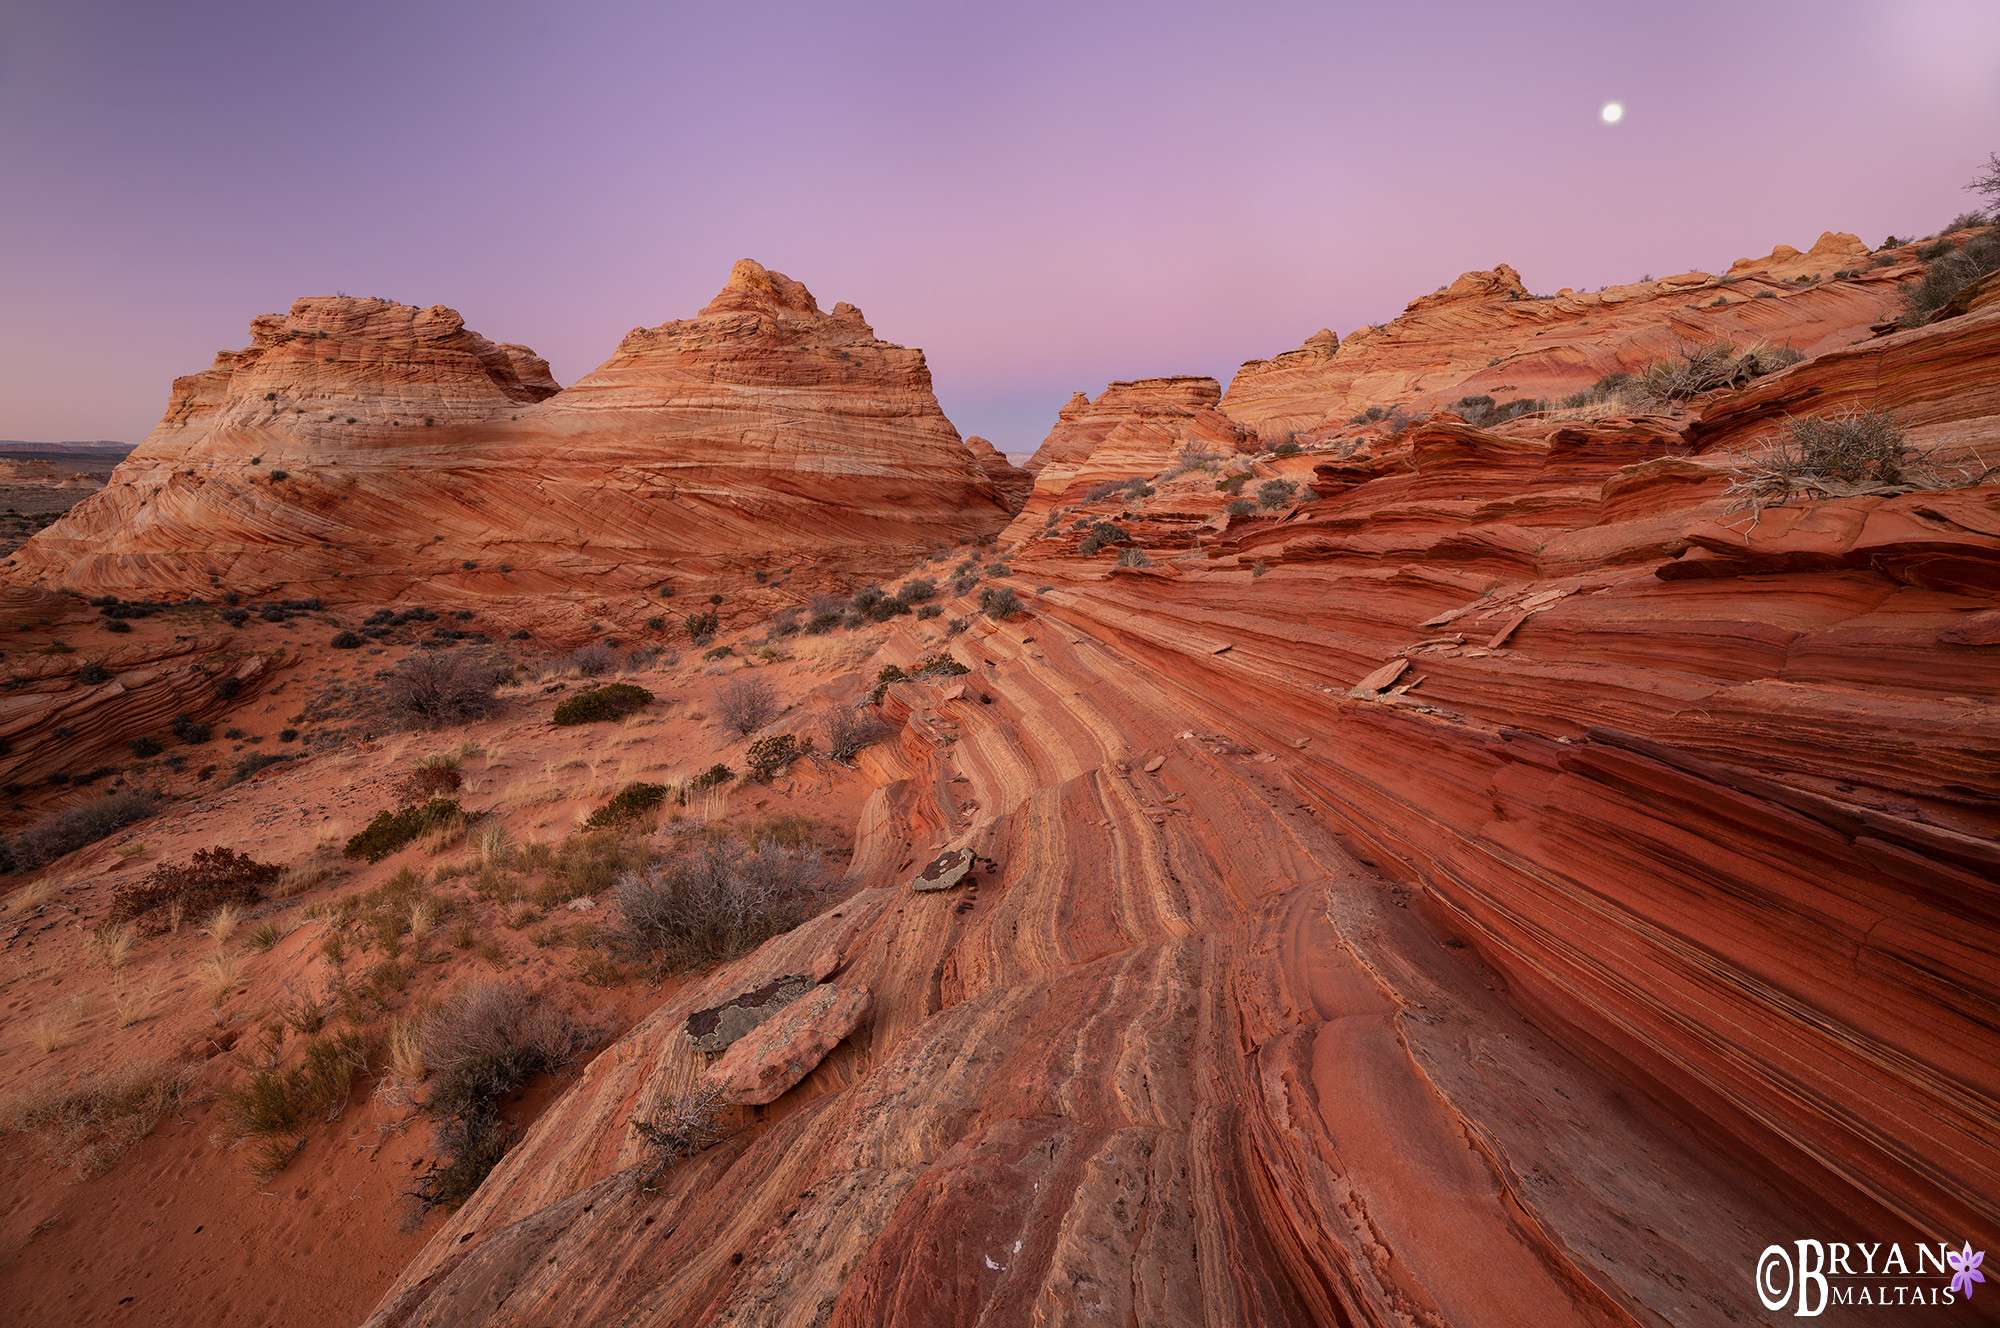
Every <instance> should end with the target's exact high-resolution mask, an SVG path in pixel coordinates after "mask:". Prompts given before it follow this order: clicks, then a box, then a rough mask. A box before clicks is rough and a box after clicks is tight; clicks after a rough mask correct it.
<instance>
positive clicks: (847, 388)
mask: <svg viewBox="0 0 2000 1328" xmlns="http://www.w3.org/2000/svg"><path fill="white" fill-rule="evenodd" d="M251 330H252V334H253V337H254V342H253V344H252V345H251V346H250V347H249V348H248V349H246V350H243V351H238V352H224V353H222V354H221V355H218V356H217V357H216V363H215V364H214V365H213V366H212V367H211V368H209V369H208V370H207V371H205V372H203V373H201V374H197V375H194V376H192V377H189V378H183V379H180V380H178V381H177V382H176V384H175V389H174V396H173V400H172V402H171V403H170V405H169V408H168V411H167V415H166V418H164V419H163V420H162V421H161V422H160V424H159V426H158V427H156V428H155V429H154V430H153V432H152V434H151V435H150V436H149V437H148V438H147V440H146V442H145V443H144V444H142V445H141V446H140V447H139V448H138V449H137V450H136V451H134V452H133V454H132V455H131V456H130V457H129V458H127V460H126V461H125V462H124V463H123V464H121V465H120V466H119V468H118V470H117V472H116V473H115V474H114V475H113V477H112V481H111V484H110V485H109V486H108V488H107V489H106V490H105V492H103V493H101V494H98V495H95V496H93V497H92V498H90V499H87V500H86V501H84V502H83V503H80V504H78V506H77V507H76V508H75V509H74V510H73V511H72V512H71V514H70V515H69V516H68V517H67V518H66V519H65V520H63V521H61V522H59V523H57V524H56V525H54V526H52V527H50V528H49V529H48V530H47V531H45V532H43V533H42V534H41V535H40V536H38V537H37V538H36V539H34V540H32V541H30V543H29V544H28V545H26V546H24V547H23V548H22V549H21V550H20V551H19V552H18V553H17V554H16V555H15V559H14V561H13V563H12V578H11V579H13V580H14V581H16V582H17V583H23V582H25V583H33V584H58V585H74V586H87V587H89V588H91V589H92V590H94V591H103V590H110V591H114V592H126V591H140V592H147V593H159V592H184V593H200V592H205V591H207V590H209V589H210V588H211V587H215V586H219V587H226V588H230V589H236V590H241V591H245V592H249V593H267V592H271V591H276V590H279V589H284V590H286V591H289V592H291V593H297V594H312V595H317V596H319V597H321V598H322V599H325V600H328V601H329V602H333V601H351V600H357V599H362V600H366V599H374V600H386V599H393V598H395V597H396V596H397V595H398V594H400V593H402V592H403V591H404V590H405V589H407V588H408V587H411V586H415V585H419V584H421V585H422V586H424V588H425V591H426V593H427V594H432V595H439V594H442V595H445V596H450V595H473V596H488V597H491V596H522V595H538V594H549V593H557V592H561V591H565V590H575V589H577V588H579V587H585V586H587V587H589V588H590V589H591V590H593V591H595V592H597V593H599V594H611V595H617V594H628V595H634V596H636V595H639V594H642V593H644V592H646V591H648V590H650V589H651V588H653V587H656V586H658V585H660V584H661V583H663V582H668V581H671V580H673V579H674V578H676V577H682V578H686V577H690V576H692V577H696V578H699V577H702V576H709V575H715V574H718V573H723V572H727V571H728V570H730V569H732V568H737V569H747V567H748V566H749V565H752V564H756V563H761V562H764V561H767V560H769V559H770V558H771V557H773V556H778V557H782V558H785V559H788V560H792V561H794V562H803V563H811V562H812V561H814V560H815V559H817V558H820V557H824V556H829V555H833V554H838V555H840V556H842V557H843V558H846V559H848V560H849V561H852V560H854V559H859V560H861V561H862V562H864V563H865V562H868V561H869V560H875V561H878V562H885V563H886V564H888V565H894V563H895V561H896V560H897V559H899V558H900V557H901V556H902V551H906V550H909V549H913V548H917V547H923V546H925V545H928V544H929V543H931V542H934V541H935V540H938V539H942V538H946V537H954V536H965V535H978V534H984V533H986V532H988V531H990V530H992V529H994V528H995V526H996V525H997V524H998V523H999V522H1001V521H1003V520H1004V519H1005V516H1006V509H1005V508H1004V507H1003V505H1002V503H1001V501H1000V498H999V496H998V494H997V492H996V490H995V487H994V484H993V482H992V481H991V480H990V479H988V478H987V476H986V474H985V473H984V471H983V470H982V469H981V467H980V465H979V464H978V462H977V461H976V460H975V459H974V457H973V455H972V454H971V453H970V452H969V451H968V450H967V449H966V447H965V445H964V443H963V442H962V441H961V440H960V438H959V436H958V433H957V431H956V430H955V429H954V428H953V427H952V425H951V422H950V421H949V420H947V419H946V418H945V416H944V413H943V411H942V410H940V409H939V407H938V404H937V398H936V396H935V395H934V394H933V392H932V390H931V381H930V372H929V370H928V368H927V367H926V366H925V363H924V357H923V353H922V352H921V351H916V350H909V349H906V348H904V347H902V346H897V345H894V344H892V343H889V342H885V341H881V340H879V339H877V338H876V336H875V334H874V331H873V329H871V328H870V327H869V326H868V323H867V322H866V320H865V319H864V318H863V317H862V315H861V312H860V310H858V309H856V308H854V307H853V306H852V305H848V304H840V305H836V306H835V307H834V309H833V311H832V312H831V313H822V312H821V311H820V310H819V308H818V305H817V304H816V303H815V302H814V300H813V297H812V294H811V292H809V291H808V290H806V288H805V287H804V286H803V285H801V284H800V283H798V282H796V281H792V280H790V279H789V278H787V277H785V276H783V275H782V274H780V273H773V272H769V271H767V270H765V269H764V268H763V267H761V266H759V265H758V264H756V263H754V262H750V261H748V260H745V261H743V262H740V263H738V264H737V265H736V267H735V269H734V270H733V271H732V272H731V274H730V279H729V283H728V285H727V286H725V287H724V289H723V290H722V292H721V293H720V294H719V295H717V297H716V298H715V300H713V301H712V302H711V303H710V304H709V305H708V307H707V308H706V309H704V310H703V311H702V312H701V313H700V314H699V315H698V316H697V317H695V318H691V319H685V320H682V321H679V322H672V323H666V324H663V325H661V326H659V327H655V328H637V329H634V330H633V331H632V332H631V333H630V334H629V335H628V336H626V338H625V339H624V341H623V342H622V343H620V345H619V347H618V350H617V351H616V353H614V354H613V355H612V357H611V358H610V359H609V360H607V361H606V362H605V363H604V364H603V365H602V366H600V367H599V368H598V369H597V370H596V371H594V372H592V373H591V374H589V375H587V376H585V377H584V378H582V379H581V380H579V381H578V382H577V383H576V384H574V385H573V386H572V387H570V388H569V389H568V390H566V391H557V390H556V387H555V384H554V383H553V381H552V380H550V379H549V377H548V370H547V365H546V364H545V363H543V362H542V361H541V360H540V359H539V358H537V357H535V356H534V355H533V353H532V352H530V351H528V350H526V348H524V347H518V346H507V345H496V344H494V343H492V342H489V341H487V340H486V339H485V338H483V337H480V336H478V335H477V334H476V333H473V332H470V331H468V330H467V329H466V328H465V326H464V324H463V322H462V320H461V319H460V318H459V316H458V315H457V314H456V313H454V312H452V311H451V310H449V309H444V308H442V307H432V308H430V309H415V308H412V307H410V306H407V305H398V304H391V303H388V302H386V301H381V300H355V299H348V298H345V297H336V298H327V299H308V300H300V301H298V302H297V303H296V304H294V305H293V307H292V311H291V313H290V314H289V315H275V314H274V315H268V316H266V317H263V318H259V319H257V320H256V321H255V322H254V323H253V324H252V327H251Z"/></svg>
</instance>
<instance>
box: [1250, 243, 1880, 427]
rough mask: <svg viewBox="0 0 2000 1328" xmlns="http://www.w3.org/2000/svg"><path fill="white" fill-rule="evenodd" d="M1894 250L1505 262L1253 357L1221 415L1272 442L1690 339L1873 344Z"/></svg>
mask: <svg viewBox="0 0 2000 1328" xmlns="http://www.w3.org/2000/svg"><path fill="white" fill-rule="evenodd" d="M1887 256H1888V257H1890V258H1892V259H1894V260H1896V261H1894V262H1890V263H1888V264H1886V265H1884V266H1879V267H1870V266H1868V264H1869V262H1870V261H1871V260H1870V255H1869V251H1868V247H1867V246H1866V245H1865V244H1863V243H1862V242H1861V241H1859V240H1857V239H1856V238H1855V237H1853V236H1852V235H1841V234H1832V233H1829V234H1826V235H1822V236H1821V237H1820V239H1819V242H1818V243H1817V244H1815V245H1814V246H1813V247H1812V249H1811V251H1810V252H1808V253H1805V254H1801V253H1799V251H1798V250H1796V249H1793V248H1791V247H1790V246H1789V245H1779V246H1778V247H1777V248H1776V249H1775V250H1773V251H1772V253H1771V254H1770V255H1769V256H1767V257H1764V258H1746V259H1741V260H1739V261H1738V262H1736V263H1735V264H1733V265H1732V266H1731V267H1730V269H1729V271H1728V272H1727V273H1726V274H1725V275H1723V276H1720V277H1716V276H1712V275H1710V274H1709V273H1706V272H1686V273H1682V274H1680V275H1679V276H1673V277H1666V278H1663V279H1661V280H1658V281H1653V280H1645V281H1638V282H1634V283H1632V284H1630V285H1625V286H1611V287H1607V288H1606V289H1604V290H1601V291H1585V292H1578V291H1572V290H1569V289H1567V288H1565V289H1563V290H1561V291H1558V292H1557V293H1556V294H1555V295H1552V296H1540V297H1538V296H1535V295H1531V294H1530V293H1529V292H1528V290H1527V288H1526V287H1524V286H1523V285H1522V284H1521V280H1520V274H1519V273H1517V272H1515V271H1514V269H1513V268H1511V267H1508V266H1507V265H1506V264H1504V263H1502V264H1501V265H1500V266H1498V267H1496V268H1494V269H1493V270H1492V271H1490V272H1467V273H1465V274H1464V275H1463V276H1461V277H1459V278H1458V280H1456V281H1454V282H1453V283H1451V285H1449V286H1446V287H1441V288H1440V289H1439V290H1438V291H1436V292H1434V293H1433V294H1430V295H1424V296H1419V297H1418V298H1417V299H1415V300H1412V301H1411V302H1410V304H1409V307H1408V308H1407V309H1405V310H1404V312H1403V313H1402V315H1401V316H1400V317H1398V318H1396V319H1394V320H1392V321H1391V322H1388V323H1384V324H1381V325H1379V326H1375V327H1366V328H1361V329H1359V330H1357V331H1355V332H1353V333H1350V334H1349V336H1348V337H1347V340H1346V342H1345V343H1341V342H1340V341H1339V340H1338V339H1337V338H1335V337H1334V335H1333V334H1332V333H1331V332H1327V331H1322V332H1319V333H1317V334H1315V335H1314V336H1313V337H1311V338H1309V339H1308V340H1307V341H1306V343H1305V344H1304V345H1303V346H1301V347H1299V348H1298V349H1297V350H1293V351H1287V352H1285V353H1284V354H1282V355H1279V356H1276V357H1274V358H1272V359H1268V360H1251V361H1249V362H1248V363H1246V364H1245V365H1244V366H1243V367H1242V368H1241V369H1240V370H1238V371H1237V374H1236V377H1235V378H1234V379H1233V380H1232V381H1231V382H1230V384H1229V391H1228V392H1227V393H1226V394H1225V395H1224V397H1223V399H1222V409H1223V410H1224V411H1225V412H1226V413H1227V414H1228V415H1229V417H1230V418H1231V419H1233V420H1236V421H1237V422H1239V423H1241V424H1245V425H1248V426H1250V427H1252V428H1254V429H1255V430H1256V431H1257V433H1258V435H1259V436H1260V437H1261V438H1262V439H1263V441H1264V442H1265V443H1266V444H1276V443H1279V442H1283V441H1285V440H1286V439H1287V438H1290V437H1291V436H1292V435H1293V434H1294V433H1299V434H1303V435H1305V436H1307V437H1313V436H1326V435H1328V434H1329V433H1331V432H1333V431H1336V430H1337V429H1338V428H1339V427H1340V426H1341V425H1342V424H1343V423H1344V422H1345V421H1346V420H1347V418H1348V417H1349V416H1350V415H1352V414H1354V413H1355V412H1357V411H1359V410H1362V409H1364V408H1366V407H1369V406H1381V407H1384V408H1387V407H1390V406H1397V405H1400V406H1402V407H1404V408H1405V409H1407V410H1408V411H1409V412H1411V413H1413V414H1414V413H1425V412H1432V411H1436V410H1439V409H1442V408H1443V407H1445V406H1446V405H1448V404H1449V403H1450V402H1452V401H1453V400H1456V399H1457V398H1459V397H1461V396H1467V395H1478V394H1484V395H1488V396H1493V397H1496V398H1503V399H1504V398H1518V397H1535V396H1552V395H1559V394H1563V393H1569V392H1576V391H1579V390H1581V389H1583V388H1586V387H1589V386H1590V385H1591V384H1592V383H1593V382H1595V381H1596V380H1597V379H1598V378H1600V377H1602V376H1603V375H1605V374H1607V373H1614V372H1633V371H1637V370H1640V369H1643V368H1644V367H1645V366H1646V365H1647V364H1648V363H1649V362H1650V361H1652V360H1654V359H1657V358H1659V357H1661V356H1663V355H1670V354H1673V353H1674V352H1675V350H1676V348H1677V346H1678V345H1679V344H1681V343H1683V342H1695V341H1708V340H1712V339H1715V338H1724V339H1727V340H1730V341H1734V342H1736V343H1738V344H1739V345H1740V346H1742V347H1744V348H1746V349H1747V348H1749V347H1751V346H1754V345H1759V344H1769V345H1773V346H1788V347H1791V348H1793V349H1796V350H1800V351H1804V352H1806V353H1808V354H1816V353H1818V352H1819V351H1822V350H1826V349H1830V348H1832V347H1834V346H1843V345H1846V344H1848V343H1849V342H1851V341H1854V340H1857V339H1860V338H1865V337H1866V336H1868V334H1869V325H1870V324H1872V323H1875V322H1877V321H1879V320H1880V319H1882V318H1883V317H1884V316H1885V315H1886V314H1887V313H1888V312H1889V311H1890V310H1891V309H1892V308H1893V306H1894V305H1895V302H1896V287H1897V283H1898V282H1900V281H1903V280H1905V279H1907V278H1909V277H1911V276H1912V275H1914V274H1915V273H1916V271H1917V269H1916V268H1915V267H1913V266H1912V262H1913V261H1914V260H1913V259H1912V257H1911V255H1910V252H1909V250H1908V247H1907V246H1906V247H1904V248H1903V249H1898V250H1893V251H1889V253H1888V255H1887ZM1760 297H1764V298H1760Z"/></svg>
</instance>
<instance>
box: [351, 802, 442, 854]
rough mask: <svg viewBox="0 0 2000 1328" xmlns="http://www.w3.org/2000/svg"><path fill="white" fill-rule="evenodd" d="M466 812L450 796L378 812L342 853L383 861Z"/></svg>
mask: <svg viewBox="0 0 2000 1328" xmlns="http://www.w3.org/2000/svg"><path fill="white" fill-rule="evenodd" d="M464 815H465V813H464V812H463V811H462V810H460V808H459V805H458V803H456V802H454V801H453V800H452V799H450V798H432V799H431V800H430V801H429V802H427V803H425V804H424V805H423V806H421V807H401V808H398V809H397V810H395V811H392V812H378V813H376V816H375V819H374V820H372V821H370V822H369V823H368V826H367V828H366V829H364V830H363V831H361V833H360V834H357V835H355V836H354V837H353V838H351V839H349V840H348V841H347V846H346V847H345V848H343V849H341V851H340V855H341V856H342V857H344V858H366V859H368V861H370V862H380V861H381V860H382V859H384V858H386V857H388V856H389V855H390V854H391V853H394V852H395V851H396V850H397V849H400V848H402V847H403V846H404V845H405V844H408V843H409V842H410V841H411V840H413V839H416V838H417V837H418V836H420V835H424V834H427V833H429V832H430V831H432V830H435V829H438V828H440V827H441V826H444V825H446V824H448V823H449V822H452V821H454V820H461V819H463V817H464Z"/></svg>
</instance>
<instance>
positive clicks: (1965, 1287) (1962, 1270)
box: [1944, 1240, 1986, 1300]
mask: <svg viewBox="0 0 2000 1328" xmlns="http://www.w3.org/2000/svg"><path fill="white" fill-rule="evenodd" d="M1944 1257H1945V1258H1947V1259H1949V1260H1950V1261H1951V1267H1952V1274H1951V1289H1952V1290H1953V1291H1963V1292H1964V1293H1965V1298H1966V1299H1967V1300H1971V1299H1972V1284H1973V1283H1974V1282H1984V1281H1985V1280H1986V1274H1984V1273H1982V1272H1980V1271H1979V1265H1980V1264H1981V1263H1983V1262H1984V1261H1985V1259H1986V1251H1985V1250H1981V1251H1979V1253H1977V1254H1974V1253H1973V1252H1972V1242H1971V1241H1969V1240H1968V1241H1966V1242H1965V1248H1964V1249H1963V1250H1948V1251H1946V1252H1945V1256H1944Z"/></svg>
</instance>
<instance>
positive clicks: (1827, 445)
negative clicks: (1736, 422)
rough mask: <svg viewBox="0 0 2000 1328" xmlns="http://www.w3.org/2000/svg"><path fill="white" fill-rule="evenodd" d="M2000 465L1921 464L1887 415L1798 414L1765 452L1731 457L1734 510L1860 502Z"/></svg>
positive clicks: (1951, 483) (1963, 480)
mask: <svg viewBox="0 0 2000 1328" xmlns="http://www.w3.org/2000/svg"><path fill="white" fill-rule="evenodd" d="M1996 473H2000V466H1993V467H1980V468H1960V469H1957V470H1940V469H1938V468H1936V467H1933V466H1931V465H1929V464H1927V463H1925V462H1923V461H1921V460H1919V459H1918V453H1917V450H1916V449H1915V448H1913V447H1911V446H1910V445H1909V444H1908V443H1907V442H1906V441H1905V440H1904V435H1903V430H1902V429H1901V428H1899V427H1898V426H1897V424H1896V422H1895V420H1894V419H1892V418H1891V417H1890V415H1889V414H1888V412H1886V411H1884V410H1880V409H1878V408H1875V407H1870V408H1869V409H1867V410H1860V409H1857V408H1856V407H1853V406H1848V407H1845V408H1843V409H1841V410H1838V411H1833V412H1830V413H1828V414H1823V415H1807V416H1792V417H1790V418H1788V419H1787V420H1786V421H1785V432H1784V434H1783V435H1782V436H1780V437H1778V438H1775V439H1772V440H1771V441H1769V442H1767V443H1765V444H1764V446H1763V447H1761V448H1759V449H1757V450H1756V451H1753V452H1749V453H1740V454H1736V455H1734V456H1732V457H1731V464H1730V468H1729V475H1730V479H1729V484H1728V487H1727V488H1725V489H1724V490H1723V492H1724V493H1725V494H1727V495H1728V496H1730V497H1732V498H1734V499H1735V500H1736V501H1735V507H1734V509H1733V510H1736V511H1741V510H1743V509H1745V508H1748V509H1750V510H1752V511H1759V512H1761V511H1762V510H1763V509H1764V508H1766V507H1782V506H1784V505H1785V504H1786V503H1789V502H1790V501H1791V500H1792V499H1794V498H1813V497H1819V498H1853V497H1858V496H1862V495H1876V494H1879V495H1889V496H1893V495H1896V494H1903V493H1910V492H1913V491H1916V490H1928V489H1954V488H1962V487H1966V486H1970V485H1975V484H1983V483H1985V482H1986V480H1987V478H1988V477H1990V476H1992V475H1994V474H1996Z"/></svg>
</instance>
